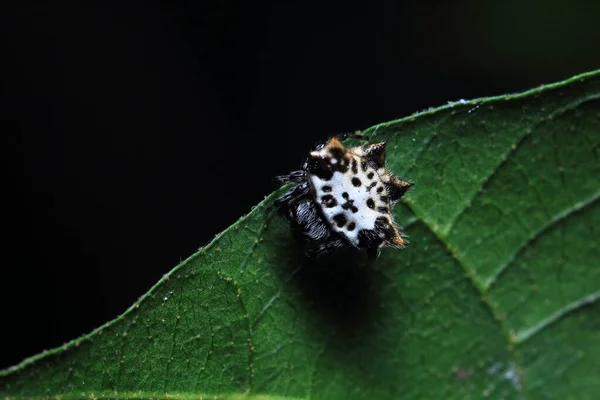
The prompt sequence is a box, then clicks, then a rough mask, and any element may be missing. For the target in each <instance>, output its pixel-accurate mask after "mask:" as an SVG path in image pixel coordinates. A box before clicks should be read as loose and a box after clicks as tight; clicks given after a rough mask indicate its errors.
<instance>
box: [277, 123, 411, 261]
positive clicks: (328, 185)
mask: <svg viewBox="0 0 600 400" xmlns="http://www.w3.org/2000/svg"><path fill="white" fill-rule="evenodd" d="M347 137H353V138H362V139H365V137H364V136H362V135H360V134H358V133H356V134H346V135H343V136H340V137H339V139H338V138H337V137H333V138H331V139H330V140H329V141H327V142H326V143H324V144H320V145H319V146H317V147H316V148H315V149H314V150H313V151H311V152H310V153H309V155H308V158H307V159H306V162H305V163H304V165H303V166H302V169H301V170H298V171H293V172H291V173H289V174H287V175H283V176H279V177H277V178H276V179H277V181H278V182H280V183H282V184H284V183H292V184H294V185H293V186H292V187H291V188H290V189H289V190H288V191H287V192H286V193H285V194H284V195H283V196H281V197H279V198H278V199H277V200H275V206H276V207H277V208H278V209H279V211H280V212H281V213H282V214H283V215H284V216H285V217H286V218H287V219H288V221H289V222H290V225H291V227H292V230H293V232H294V235H295V236H296V238H297V239H298V241H299V242H300V243H301V244H302V245H303V247H304V252H305V253H306V255H308V256H309V257H312V256H318V255H322V254H327V253H330V252H331V251H333V250H336V249H342V248H355V249H359V250H362V251H365V252H366V253H367V254H369V255H370V256H372V257H377V256H378V255H379V253H380V252H381V249H382V248H383V247H384V246H391V247H404V246H405V245H406V243H407V242H406V240H405V236H404V235H403V234H402V233H401V232H400V231H399V230H398V227H397V226H396V225H395V224H394V220H393V216H392V207H393V205H394V204H395V203H396V202H397V201H398V200H399V199H400V198H401V197H402V196H403V195H404V193H406V192H407V191H408V189H410V188H411V186H412V185H413V184H412V183H410V182H407V181H405V180H403V179H400V178H398V177H396V176H394V175H392V173H391V172H390V171H388V170H387V168H386V167H385V157H386V154H385V150H386V143H385V142H381V143H375V144H371V145H363V146H357V147H346V146H344V145H343V144H342V143H341V141H340V140H343V139H345V138H347Z"/></svg>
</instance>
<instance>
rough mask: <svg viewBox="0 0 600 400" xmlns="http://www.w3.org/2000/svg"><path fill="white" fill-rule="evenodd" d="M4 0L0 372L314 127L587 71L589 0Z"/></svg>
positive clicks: (127, 290)
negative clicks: (36, 0) (360, 0)
mask: <svg viewBox="0 0 600 400" xmlns="http://www.w3.org/2000/svg"><path fill="white" fill-rule="evenodd" d="M13 3H15V4H18V5H12V6H0V46H1V47H0V132H1V135H0V138H1V139H0V140H1V142H0V146H1V151H2V161H3V163H4V165H3V172H4V173H5V174H6V177H5V178H4V179H3V188H4V190H3V191H2V193H3V194H2V198H3V200H4V201H3V203H4V204H5V205H4V207H3V211H4V215H3V216H2V223H1V225H0V226H1V227H2V230H3V236H4V238H5V239H3V241H2V253H1V258H0V259H1V260H2V274H1V275H0V282H1V283H0V293H1V295H2V302H1V304H2V305H1V307H0V313H1V317H0V320H1V329H0V330H1V331H2V336H3V338H2V341H1V342H0V343H1V345H0V346H1V348H0V354H1V356H0V368H2V367H6V366H8V365H10V364H14V363H16V362H18V361H20V360H21V359H22V358H24V357H26V356H30V355H33V354H34V353H37V352H39V351H40V350H42V349H44V348H51V347H54V346H57V345H60V344H62V343H63V342H66V341H68V340H70V339H73V338H75V337H76V336H78V335H80V334H83V333H86V332H89V331H90V330H92V329H93V328H95V327H97V326H99V325H101V324H102V323H104V322H106V321H108V320H109V319H112V318H114V317H115V316H117V315H118V314H120V313H121V312H123V311H124V310H125V309H126V308H127V307H128V306H129V305H130V304H131V303H132V302H133V301H134V300H135V299H136V298H137V297H139V296H140V295H141V294H143V293H144V292H145V291H146V290H148V289H149V288H150V287H151V286H152V285H153V284H154V283H155V282H156V281H157V280H158V279H159V278H160V277H161V275H162V274H164V273H166V272H168V271H169V270H170V269H171V268H172V267H174V266H175V265H176V264H178V262H179V261H180V260H182V259H184V258H186V257H187V256H189V255H190V254H191V253H193V252H194V251H195V250H196V249H197V248H198V247H200V246H201V245H204V244H205V243H207V242H208V241H209V240H210V239H211V238H212V237H213V236H214V235H215V234H216V233H218V232H220V231H221V230H223V229H224V228H226V227H227V226H229V225H230V224H231V223H233V222H235V221H236V220H237V219H238V218H239V217H240V216H241V215H243V214H245V213H247V212H248V211H249V210H250V207H251V206H252V205H254V204H256V203H257V202H259V201H260V200H261V199H262V198H263V197H264V196H265V195H266V194H268V193H269V192H271V191H272V190H273V189H274V187H275V186H274V184H273V182H272V177H273V176H274V175H277V174H281V173H285V172H287V171H288V170H291V169H295V168H297V167H298V166H299V165H300V164H301V162H302V159H303V157H304V155H305V154H306V152H307V151H308V150H309V149H310V148H311V147H312V146H313V145H314V143H315V142H317V141H318V140H320V139H322V138H325V137H327V136H330V135H333V134H336V133H340V132H344V131H353V130H356V129H364V128H367V127H369V126H371V125H373V124H376V123H378V122H383V121H387V120H391V119H395V118H399V117H403V116H406V115H408V114H411V113H413V112H415V111H419V110H422V109H424V108H427V107H431V106H438V105H442V104H444V103H446V102H447V101H450V100H458V99H460V98H465V99H469V98H473V97H479V96H489V95H497V94H502V93H506V92H514V91H521V90H525V89H529V88H531V87H534V86H537V85H540V84H542V83H549V82H553V81H557V80H561V79H564V78H568V77H569V76H571V75H574V74H577V73H580V72H585V71H588V70H592V69H595V68H598V67H600V51H599V48H600V28H599V27H598V16H600V2H596V1H584V2H578V1H570V2H568V4H569V5H568V6H563V5H562V3H563V2H557V1H548V0H546V1H544V0H538V1H530V2H523V1H517V0H512V1H511V0H507V1H481V0H477V1H475V0H462V1H457V2H432V1H404V2H400V1H389V2H378V1H369V2H364V4H360V5H358V4H355V3H352V2H340V3H338V4H335V3H321V2H307V1H303V2H299V1H291V2H280V1H273V2H263V3H257V2H249V1H241V0H240V1H195V0H194V1H192V0H189V1H178V2H164V3H153V2H143V3H142V2H141V1H118V2H117V1H114V2H112V1H103V2H97V3H95V2H71V1H60V2H48V3H57V4H33V3H29V2H26V1H23V2H13ZM525 3H526V4H525Z"/></svg>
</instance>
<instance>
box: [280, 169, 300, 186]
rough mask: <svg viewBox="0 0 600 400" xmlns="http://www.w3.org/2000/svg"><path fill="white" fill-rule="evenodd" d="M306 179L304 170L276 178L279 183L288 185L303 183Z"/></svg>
mask: <svg viewBox="0 0 600 400" xmlns="http://www.w3.org/2000/svg"><path fill="white" fill-rule="evenodd" d="M305 178H306V172H304V171H303V170H298V171H292V172H290V173H289V174H286V175H279V176H276V177H275V182H277V183H288V182H302V180H304V179H305Z"/></svg>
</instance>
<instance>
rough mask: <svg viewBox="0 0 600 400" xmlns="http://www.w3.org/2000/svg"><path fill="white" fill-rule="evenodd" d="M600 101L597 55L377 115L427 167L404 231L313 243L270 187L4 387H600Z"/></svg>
mask: <svg viewBox="0 0 600 400" xmlns="http://www.w3.org/2000/svg"><path fill="white" fill-rule="evenodd" d="M599 99H600V71H597V72H593V73H588V74H584V75H580V76H577V77H574V78H572V79H569V80H567V81H565V82H561V83H558V84H554V85H548V86H544V87H540V88H538V89H535V90H531V91H529V92H526V93H522V94H518V95H506V96H500V97H494V98H488V99H479V100H474V101H460V102H457V103H451V104H448V105H446V106H444V107H440V108H438V109H435V110H431V111H426V112H422V113H419V114H415V115H413V116H411V117H408V118H404V119H401V120H398V121H393V122H389V123H385V124H380V125H378V126H375V127H373V128H370V129H368V130H367V131H366V132H365V133H366V134H367V135H371V136H372V140H373V141H381V140H386V141H388V151H389V155H388V163H389V168H390V169H391V170H392V171H394V172H395V173H398V174H400V175H403V176H405V177H407V178H409V179H411V180H412V181H413V182H415V183H416V185H415V187H414V188H413V190H411V192H410V193H409V195H408V196H407V197H406V201H405V203H402V204H398V205H397V206H396V218H397V221H398V223H399V224H400V225H402V226H403V227H404V230H405V231H406V233H407V234H408V235H409V237H410V245H409V246H408V247H407V248H406V249H404V250H394V249H386V250H385V251H384V252H383V253H382V256H381V257H380V258H379V259H378V260H376V261H375V262H370V261H369V260H367V259H363V258H358V259H357V258H356V257H355V258H354V259H351V258H348V257H346V256H341V255H340V256H339V257H336V258H333V259H331V260H328V261H327V260H326V261H321V262H313V261H309V260H307V259H305V258H304V257H303V256H302V254H301V253H300V251H299V250H298V247H297V245H296V244H295V243H294V241H293V240H292V238H291V234H290V232H289V229H288V227H287V225H286V223H285V222H284V221H283V220H282V219H281V218H280V217H279V216H278V215H277V214H276V213H275V212H274V211H273V209H272V207H271V205H272V201H273V199H274V198H275V196H276V194H273V195H270V196H268V197H267V198H266V199H265V201H263V202H262V203H261V204H259V205H258V206H257V207H256V208H254V209H253V210H252V212H251V213H250V214H249V215H247V216H246V217H244V218H242V219H241V220H240V221H238V222H237V223H236V224H234V225H233V226H231V227H230V228H229V229H227V230H226V231H225V232H223V233H222V234H220V235H219V236H218V237H217V238H215V240H214V241H212V242H211V243H210V244H209V245H208V246H206V247H204V248H203V249H201V250H200V251H199V252H197V253H196V254H194V255H193V256H191V257H190V258H189V259H187V260H186V261H184V262H183V263H182V264H181V265H179V266H177V267H176V268H175V269H173V270H172V271H171V272H170V273H169V274H167V275H165V276H164V278H163V279H161V280H160V282H158V283H157V284H156V285H155V286H154V287H153V288H152V289H151V290H150V291H149V292H148V293H147V294H146V295H144V296H142V297H141V298H140V299H139V301H137V302H136V303H135V304H134V305H133V306H132V307H131V308H130V309H128V310H127V311H126V312H125V313H124V314H123V315H121V316H120V317H118V318H117V319H115V320H114V321H111V322H109V323H107V324H106V325H104V326H103V327H101V328H99V329H97V330H96V331H94V332H92V333H91V334H89V335H86V336H84V337H82V338H79V339H76V340H74V341H72V342H70V343H68V344H65V345H64V346H63V347H61V348H58V349H54V350H51V351H48V352H45V353H43V354H40V355H38V356H35V357H32V358H30V359H27V360H25V361H24V362H22V363H21V364H19V365H17V366H15V367H11V368H8V369H6V370H4V371H2V372H1V373H0V393H1V394H2V397H4V398H8V397H11V398H12V397H22V396H56V398H75V397H82V398H90V399H94V398H99V397H111V398H112V397H114V398H182V399H186V398H191V397H194V398H207V399H211V398H212V399H238V398H247V399H289V398H301V399H308V398H315V399H346V398H356V399H398V398H411V399H412V398H419V399H424V398H436V399H463V398H473V399H476V398H485V397H491V398H507V399H519V398H525V399H537V398H557V399H567V398H572V399H592V398H597V396H598V393H600V362H599V361H598V360H600V304H599V301H598V299H599V297H600V268H599V265H598V263H599V260H600V246H599V245H598V236H599V235H600V228H599V227H600V204H599V201H598V198H599V195H600V161H599V157H600V100H599ZM307 151H308V149H307ZM278 172H281V171H273V173H274V174H276V173H278ZM265 179H268V177H266V178H265ZM139 270H140V273H143V271H144V268H143V266H140V267H139ZM6 328H7V327H5V329H6ZM39 334H42V335H43V334H44V333H43V330H41V331H40V332H39Z"/></svg>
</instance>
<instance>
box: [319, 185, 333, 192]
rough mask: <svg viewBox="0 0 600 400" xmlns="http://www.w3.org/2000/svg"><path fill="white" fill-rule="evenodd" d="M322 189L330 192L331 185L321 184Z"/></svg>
mask: <svg viewBox="0 0 600 400" xmlns="http://www.w3.org/2000/svg"><path fill="white" fill-rule="evenodd" d="M321 190H322V191H324V192H325V193H329V192H331V186H323V187H322V188H321Z"/></svg>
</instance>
